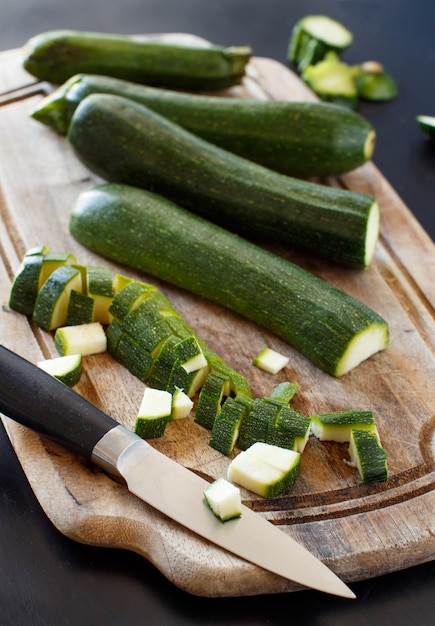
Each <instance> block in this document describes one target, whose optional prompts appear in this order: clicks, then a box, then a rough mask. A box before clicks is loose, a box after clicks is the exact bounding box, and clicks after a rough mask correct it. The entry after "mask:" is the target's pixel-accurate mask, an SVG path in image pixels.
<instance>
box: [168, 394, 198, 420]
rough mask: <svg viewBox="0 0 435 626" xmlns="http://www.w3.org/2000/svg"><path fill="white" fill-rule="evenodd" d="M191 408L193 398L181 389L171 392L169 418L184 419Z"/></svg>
mask: <svg viewBox="0 0 435 626" xmlns="http://www.w3.org/2000/svg"><path fill="white" fill-rule="evenodd" d="M192 409H193V400H192V399H191V398H189V396H188V395H187V393H184V391H183V390H182V389H176V390H175V391H174V393H173V394H172V410H171V420H179V419H184V418H185V417H187V416H188V415H189V413H190V411H191V410H192Z"/></svg>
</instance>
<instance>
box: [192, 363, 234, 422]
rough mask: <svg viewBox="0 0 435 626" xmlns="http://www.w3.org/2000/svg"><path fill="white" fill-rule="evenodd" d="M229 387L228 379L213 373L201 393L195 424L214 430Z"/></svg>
mask: <svg viewBox="0 0 435 626" xmlns="http://www.w3.org/2000/svg"><path fill="white" fill-rule="evenodd" d="M227 385H228V378H227V377H226V376H224V375H222V374H220V373H219V372H216V371H213V370H212V371H211V372H210V373H209V374H208V375H207V378H206V379H205V381H204V384H203V386H202V388H201V391H200V392H199V397H198V404H197V406H196V411H195V422H196V423H197V424H200V425H201V426H205V427H206V428H213V423H214V420H215V417H216V415H217V413H219V411H220V410H221V402H222V399H223V397H224V394H225V388H226V386H227Z"/></svg>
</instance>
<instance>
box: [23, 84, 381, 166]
mask: <svg viewBox="0 0 435 626" xmlns="http://www.w3.org/2000/svg"><path fill="white" fill-rule="evenodd" d="M92 93H109V94H115V95H119V96H123V97H124V98H128V99H129V100H134V101H136V102H139V103H140V104H144V105H145V106H147V107H149V108H150V109H152V110H153V111H156V112H157V113H160V115H163V116H164V117H167V118H168V119H170V120H172V121H173V122H175V123H176V124H179V125H180V126H182V127H183V128H186V129H187V130H189V131H190V132H192V133H194V134H195V135H198V136H199V137H202V138H203V139H206V140H207V141H210V142H211V143H214V144H216V145H218V146H220V147H221V148H225V149H226V150H229V151H230V152H234V153H235V154H238V155H240V156H243V157H245V158H247V159H250V160H251V161H255V162H256V163H260V164H261V165H264V166H266V167H269V168H270V169H273V170H276V171H278V172H281V173H283V174H288V175H290V176H297V177H301V178H306V177H309V176H332V175H336V174H342V173H343V172H347V171H349V170H352V169H354V168H356V167H358V166H360V165H362V164H363V163H365V162H366V161H367V160H369V159H370V158H371V157H372V154H373V150H374V145H375V131H374V129H373V126H372V125H371V124H370V123H369V122H368V121H367V120H366V119H365V118H364V117H362V116H361V115H359V114H358V113H356V112H355V111H350V110H348V109H345V108H343V107H339V106H337V105H334V104H328V103H326V102H288V101H277V100H248V99H241V98H222V97H218V96H205V95H196V94H188V93H181V92H176V91H171V90H166V89H159V88H155V87H148V86H145V85H138V84H137V83H132V82H130V81H125V80H120V79H117V78H112V77H109V76H98V75H91V74H80V75H77V76H73V77H72V78H71V79H69V80H68V81H67V82H66V83H64V84H63V85H61V86H60V87H58V88H57V89H56V90H55V91H54V92H53V93H51V94H49V95H48V96H47V97H46V98H44V99H43V100H42V102H40V103H39V104H38V105H37V107H36V108H35V109H34V110H33V111H32V117H33V118H35V119H36V120H38V121H40V122H42V123H44V124H46V125H47V126H50V127H51V128H53V129H54V130H55V131H57V132H59V133H61V134H63V135H65V134H66V133H67V130H68V126H69V124H70V121H71V117H72V115H73V113H74V111H75V109H76V108H77V106H78V105H79V103H80V102H81V101H82V100H83V99H84V98H86V96H88V95H90V94H92Z"/></svg>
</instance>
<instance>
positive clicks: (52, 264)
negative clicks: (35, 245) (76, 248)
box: [39, 250, 76, 289]
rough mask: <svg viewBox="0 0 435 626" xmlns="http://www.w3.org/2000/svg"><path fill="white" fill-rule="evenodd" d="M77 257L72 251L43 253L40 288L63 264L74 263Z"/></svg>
mask: <svg viewBox="0 0 435 626" xmlns="http://www.w3.org/2000/svg"><path fill="white" fill-rule="evenodd" d="M75 263H76V258H75V256H74V255H73V254H71V253H70V252H51V250H50V251H49V252H47V253H46V254H44V255H43V259H42V268H41V274H40V276H39V289H41V287H42V285H43V284H44V283H45V281H46V280H47V278H48V277H49V276H51V274H52V273H53V272H54V270H56V269H57V268H58V267H60V266H61V265H73V264H75Z"/></svg>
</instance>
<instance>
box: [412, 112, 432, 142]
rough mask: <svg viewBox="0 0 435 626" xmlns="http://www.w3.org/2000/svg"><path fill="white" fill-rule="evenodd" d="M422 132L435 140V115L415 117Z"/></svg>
mask: <svg viewBox="0 0 435 626" xmlns="http://www.w3.org/2000/svg"><path fill="white" fill-rule="evenodd" d="M415 120H416V122H417V124H418V126H419V128H420V130H421V131H422V133H423V134H424V135H425V136H426V137H427V138H428V139H430V140H431V141H434V140H435V116H433V115H417V117H416V118H415Z"/></svg>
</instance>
